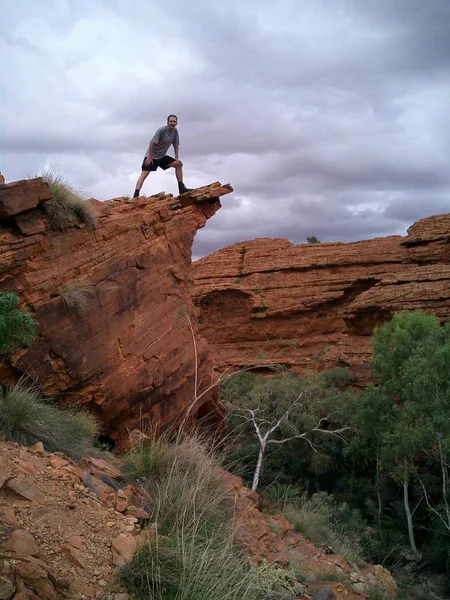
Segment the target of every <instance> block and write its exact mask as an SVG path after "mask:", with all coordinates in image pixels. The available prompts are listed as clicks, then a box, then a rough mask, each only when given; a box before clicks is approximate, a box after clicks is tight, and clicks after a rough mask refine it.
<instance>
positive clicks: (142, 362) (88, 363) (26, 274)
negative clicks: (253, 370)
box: [0, 179, 232, 438]
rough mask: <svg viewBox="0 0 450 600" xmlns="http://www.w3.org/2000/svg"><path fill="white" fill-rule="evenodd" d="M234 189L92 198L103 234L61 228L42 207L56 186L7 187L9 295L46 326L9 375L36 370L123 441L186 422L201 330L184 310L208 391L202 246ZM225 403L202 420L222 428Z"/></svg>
mask: <svg viewBox="0 0 450 600" xmlns="http://www.w3.org/2000/svg"><path fill="white" fill-rule="evenodd" d="M230 191H232V188H231V187H230V186H229V185H226V186H221V184H219V183H216V184H212V185H211V186H206V187H204V188H200V189H199V190H195V191H194V192H193V193H191V194H188V195H186V194H185V195H183V196H182V197H180V198H179V199H175V198H174V197H173V196H171V195H165V194H164V193H163V194H159V195H157V196H152V197H149V198H140V199H137V200H125V199H123V198H116V199H113V200H110V201H108V202H104V203H102V202H98V201H96V200H91V201H90V203H91V206H92V207H93V208H94V209H95V211H96V213H97V223H96V227H95V229H94V230H90V229H89V228H87V227H86V225H84V224H81V223H80V224H76V225H75V226H73V227H71V228H70V229H68V230H67V231H64V232H57V231H53V230H51V229H50V226H49V222H48V218H47V217H46V216H45V215H44V213H43V211H42V210H41V204H42V203H43V202H45V201H46V200H48V199H49V198H51V193H50V190H49V187H48V185H47V184H46V183H44V182H43V181H42V180H41V179H36V180H31V181H22V182H15V183H13V184H9V185H7V186H6V187H4V188H3V189H2V190H1V191H0V291H9V290H15V291H17V292H18V293H19V295H20V298H21V301H22V306H24V307H26V308H28V310H30V311H31V312H32V313H33V316H34V317H35V319H36V320H37V321H38V324H39V326H38V335H37V337H36V340H35V342H34V343H33V345H32V346H31V347H30V348H27V349H24V350H20V351H18V352H16V353H15V354H14V355H13V356H12V357H11V360H10V361H9V362H6V363H5V360H4V359H3V371H2V373H0V375H1V376H2V379H3V380H7V379H8V378H9V379H10V380H13V379H17V377H19V376H20V375H22V374H24V373H26V374H27V375H28V376H29V377H31V378H32V379H33V380H34V381H36V382H37V383H38V384H39V385H40V386H41V387H42V389H43V391H44V393H45V394H46V395H48V396H53V397H55V398H57V399H58V401H59V402H60V403H61V404H63V405H72V404H81V405H85V406H87V407H89V408H90V409H92V410H94V411H95V412H96V413H98V414H99V415H100V418H101V420H102V422H103V423H104V424H105V433H107V434H108V435H109V436H111V437H113V438H119V437H120V436H122V435H126V433H127V431H128V430H132V429H134V428H138V429H142V430H144V431H145V430H146V428H147V426H148V425H149V423H150V422H151V421H152V422H154V421H159V422H161V423H163V424H164V423H169V422H172V421H173V420H175V419H176V418H177V417H178V416H179V415H181V414H185V412H186V410H187V406H189V405H190V404H191V402H192V400H193V398H194V374H195V368H196V365H195V360H194V345H193V341H192V332H191V329H190V327H189V325H188V322H187V319H186V318H185V317H184V316H183V315H182V314H180V311H181V312H182V311H186V313H187V314H188V315H191V317H192V326H193V334H194V336H195V339H196V348H197V351H198V373H197V374H198V377H199V381H200V382H201V385H202V386H203V388H205V387H206V386H207V384H208V383H210V382H211V378H212V369H211V363H210V360H209V357H208V351H207V343H206V341H205V339H204V338H203V337H201V336H199V335H198V333H197V321H196V318H195V314H194V313H195V310H194V308H193V304H192V299H191V293H190V290H191V286H192V273H191V248H192V242H193V239H194V236H195V234H196V232H197V230H198V229H199V228H201V227H203V226H204V225H205V223H206V221H207V220H208V218H209V217H211V216H212V215H214V213H215V212H216V211H217V210H218V208H219V207H220V202H219V200H218V198H219V197H220V196H222V195H224V194H227V193H229V192H230ZM198 201H200V202H198ZM74 281H76V284H77V285H78V289H80V286H81V289H84V290H85V292H86V295H87V297H88V300H89V301H88V306H87V308H86V310H85V311H84V312H82V313H81V314H80V312H76V311H74V310H70V309H68V308H67V306H66V304H65V302H64V300H63V297H62V295H64V286H67V284H69V285H70V284H71V285H74V284H73V282H74ZM66 289H67V288H66ZM200 391H201V390H200ZM216 395H217V394H216V392H214V391H212V392H211V393H209V394H205V395H204V396H203V397H202V398H201V400H200V401H199V402H198V404H197V405H196V406H195V409H194V410H193V411H192V412H193V413H196V415H197V416H198V417H208V418H209V419H210V420H212V421H213V422H214V421H217V420H220V419H221V411H220V408H219V405H218V402H217V398H216Z"/></svg>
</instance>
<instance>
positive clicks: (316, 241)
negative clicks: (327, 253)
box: [306, 235, 322, 244]
mask: <svg viewBox="0 0 450 600" xmlns="http://www.w3.org/2000/svg"><path fill="white" fill-rule="evenodd" d="M306 241H307V242H308V244H321V243H322V242H321V241H320V240H319V239H318V238H316V236H315V235H311V236H309V237H307V238H306Z"/></svg>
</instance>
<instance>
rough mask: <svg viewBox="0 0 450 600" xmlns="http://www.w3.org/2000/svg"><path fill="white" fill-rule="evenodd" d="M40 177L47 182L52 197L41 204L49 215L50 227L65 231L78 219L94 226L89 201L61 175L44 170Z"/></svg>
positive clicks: (91, 226)
mask: <svg viewBox="0 0 450 600" xmlns="http://www.w3.org/2000/svg"><path fill="white" fill-rule="evenodd" d="M41 177H42V178H43V179H44V181H46V182H47V183H48V185H49V186H50V190H51V192H52V195H53V198H52V199H51V200H47V202H44V204H43V205H42V207H43V209H44V210H45V212H46V213H47V214H48V216H49V217H50V223H51V226H52V229H55V230H57V231H65V230H66V229H68V228H69V227H73V226H74V225H77V224H78V223H79V222H80V221H82V222H83V223H86V225H88V226H89V227H90V228H92V229H93V228H94V227H95V216H94V212H93V210H92V207H91V205H90V204H89V201H88V200H87V199H86V198H84V197H83V196H82V195H81V194H80V193H78V192H77V191H76V190H75V189H74V188H73V186H72V185H71V184H70V183H68V182H67V181H66V180H65V179H64V178H63V177H62V176H61V175H57V174H55V173H53V172H52V171H51V170H50V171H44V173H42V175H41Z"/></svg>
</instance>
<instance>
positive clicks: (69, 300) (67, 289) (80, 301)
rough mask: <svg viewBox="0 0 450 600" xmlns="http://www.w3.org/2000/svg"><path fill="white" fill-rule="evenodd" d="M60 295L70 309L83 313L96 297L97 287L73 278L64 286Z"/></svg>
mask: <svg viewBox="0 0 450 600" xmlns="http://www.w3.org/2000/svg"><path fill="white" fill-rule="evenodd" d="M60 295H61V298H62V299H63V300H64V304H65V305H66V307H67V308H68V309H69V310H71V311H74V312H77V313H78V314H80V315H82V314H84V313H85V312H86V310H87V308H88V306H89V304H90V303H91V302H92V299H93V298H94V297H95V287H94V286H93V285H85V284H82V283H81V282H79V281H78V280H77V279H73V280H72V281H69V282H68V283H66V284H65V285H64V286H62V288H61V290H60Z"/></svg>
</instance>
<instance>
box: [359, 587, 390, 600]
mask: <svg viewBox="0 0 450 600" xmlns="http://www.w3.org/2000/svg"><path fill="white" fill-rule="evenodd" d="M364 591H365V593H366V594H367V595H368V596H369V600H389V599H390V596H389V594H388V593H387V592H386V591H385V590H384V589H383V588H382V587H381V586H380V585H378V584H376V583H371V584H369V585H368V586H366V589H365V590H364Z"/></svg>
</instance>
